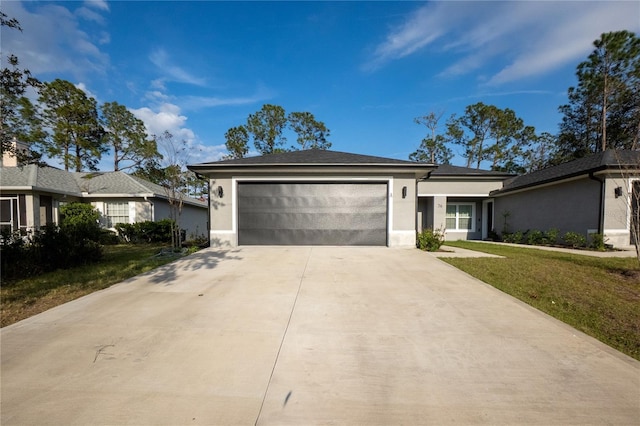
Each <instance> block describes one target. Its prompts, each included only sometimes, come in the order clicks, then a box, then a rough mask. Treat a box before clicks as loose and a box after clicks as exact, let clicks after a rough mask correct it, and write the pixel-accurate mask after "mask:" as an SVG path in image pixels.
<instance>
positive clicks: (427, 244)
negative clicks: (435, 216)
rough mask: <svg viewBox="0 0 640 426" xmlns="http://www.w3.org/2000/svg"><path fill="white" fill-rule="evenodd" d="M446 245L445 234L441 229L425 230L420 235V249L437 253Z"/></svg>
mask: <svg viewBox="0 0 640 426" xmlns="http://www.w3.org/2000/svg"><path fill="white" fill-rule="evenodd" d="M442 244H444V233H443V232H442V230H440V229H435V230H434V229H431V228H427V229H424V230H423V231H422V232H420V233H419V234H418V248H419V249H420V250H424V251H437V250H438V249H439V248H440V247H441V246H442Z"/></svg>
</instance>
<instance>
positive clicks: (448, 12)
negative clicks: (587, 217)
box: [363, 1, 640, 85]
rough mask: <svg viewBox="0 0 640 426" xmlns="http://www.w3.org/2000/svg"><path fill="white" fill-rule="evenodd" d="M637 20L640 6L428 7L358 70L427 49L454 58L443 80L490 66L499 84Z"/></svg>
mask: <svg viewBox="0 0 640 426" xmlns="http://www.w3.org/2000/svg"><path fill="white" fill-rule="evenodd" d="M638 16H640V3H638V2H626V1H607V2H605V1H599V2H598V1H596V2H534V1H517V2H514V1H512V2H434V3H428V4H426V5H425V6H422V7H419V8H418V9H416V10H415V11H414V12H413V13H412V14H411V15H410V16H409V17H407V18H406V19H405V21H404V22H403V23H401V24H399V25H397V26H396V27H395V28H393V29H392V30H391V31H389V32H388V34H387V36H386V38H385V40H384V41H383V42H381V43H380V44H379V45H378V46H377V47H376V48H375V49H374V52H373V55H372V57H371V58H370V60H369V61H368V62H367V63H366V64H364V66H363V68H364V69H365V70H369V71H373V70H376V69H378V68H380V67H382V66H384V65H386V64H387V63H389V62H391V61H394V60H399V59H401V58H403V57H406V56H409V55H414V54H418V53H422V52H424V51H425V49H426V48H429V49H431V50H432V51H436V52H439V53H442V52H446V53H448V54H449V55H450V56H451V57H453V58H454V60H453V62H452V63H449V64H445V65H444V66H443V68H444V69H443V71H442V72H441V73H440V75H441V76H457V75H463V74H468V73H470V72H472V71H476V70H480V69H483V67H492V69H491V70H490V71H485V73H486V72H488V73H489V78H488V84H492V85H495V84H503V83H507V82H510V81H516V80H519V79H522V78H527V77H532V76H536V75H539V74H542V73H546V72H548V71H551V70H553V69H556V68H558V67H560V66H563V65H566V64H568V63H571V62H575V61H577V60H580V59H581V58H584V57H586V55H587V54H588V53H589V51H590V50H591V49H592V42H593V41H594V40H596V39H597V38H598V37H599V36H600V34H601V33H604V32H609V31H617V30H622V29H627V30H630V31H638V29H640V19H638ZM496 68H497V71H496Z"/></svg>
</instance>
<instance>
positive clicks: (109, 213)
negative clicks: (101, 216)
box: [104, 201, 129, 228]
mask: <svg viewBox="0 0 640 426" xmlns="http://www.w3.org/2000/svg"><path fill="white" fill-rule="evenodd" d="M104 207H105V216H106V218H107V227H109V228H113V227H114V226H116V224H118V223H129V203H128V202H127V201H124V202H106V203H104Z"/></svg>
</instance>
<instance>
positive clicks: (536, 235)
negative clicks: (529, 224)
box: [527, 229, 544, 246]
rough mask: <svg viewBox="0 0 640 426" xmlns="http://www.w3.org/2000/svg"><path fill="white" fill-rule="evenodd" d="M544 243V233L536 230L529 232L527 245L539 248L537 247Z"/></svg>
mask: <svg viewBox="0 0 640 426" xmlns="http://www.w3.org/2000/svg"><path fill="white" fill-rule="evenodd" d="M543 241H544V234H543V233H542V231H538V230H536V229H533V230H531V231H528V233H527V244H529V245H532V246H537V245H540V244H543Z"/></svg>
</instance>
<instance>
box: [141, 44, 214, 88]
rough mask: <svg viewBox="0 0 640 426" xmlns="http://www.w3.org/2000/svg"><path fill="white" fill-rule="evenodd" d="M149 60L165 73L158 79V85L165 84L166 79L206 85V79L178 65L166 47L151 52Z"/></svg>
mask: <svg viewBox="0 0 640 426" xmlns="http://www.w3.org/2000/svg"><path fill="white" fill-rule="evenodd" d="M149 60H150V61H151V62H152V63H153V64H154V65H155V66H156V67H158V69H159V70H161V71H162V72H163V73H164V75H163V77H162V78H160V79H158V80H156V84H157V86H158V87H161V86H164V82H165V81H175V82H178V83H187V84H193V85H196V86H204V85H205V84H206V81H205V79H203V78H199V77H195V76H193V75H191V74H190V73H189V72H188V71H186V70H184V69H183V68H181V67H179V66H178V65H175V64H173V63H172V62H171V59H170V58H169V54H168V53H167V52H166V51H165V50H164V49H156V50H154V51H153V52H151V54H150V55H149Z"/></svg>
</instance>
